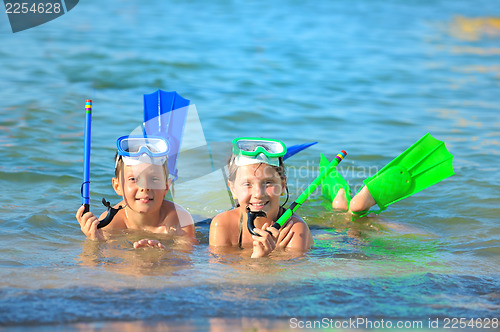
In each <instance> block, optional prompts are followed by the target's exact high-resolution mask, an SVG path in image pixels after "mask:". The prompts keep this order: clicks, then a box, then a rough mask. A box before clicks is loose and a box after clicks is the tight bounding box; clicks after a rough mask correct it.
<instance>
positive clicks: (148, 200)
mask: <svg viewBox="0 0 500 332" xmlns="http://www.w3.org/2000/svg"><path fill="white" fill-rule="evenodd" d="M137 200H138V201H139V202H141V203H149V202H151V201H152V200H153V198H149V197H146V198H137Z"/></svg>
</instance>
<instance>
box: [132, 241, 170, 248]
mask: <svg viewBox="0 0 500 332" xmlns="http://www.w3.org/2000/svg"><path fill="white" fill-rule="evenodd" d="M138 248H160V249H165V246H164V245H163V244H161V242H160V241H157V240H149V239H142V240H139V241H137V242H134V249H138Z"/></svg>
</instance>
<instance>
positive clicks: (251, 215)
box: [247, 206, 271, 236]
mask: <svg viewBox="0 0 500 332" xmlns="http://www.w3.org/2000/svg"><path fill="white" fill-rule="evenodd" d="M247 216H248V218H247V219H248V220H247V228H248V231H249V232H250V234H252V235H256V236H260V234H259V233H257V232H255V231H254V228H255V219H256V218H258V217H264V218H265V217H267V214H266V213H265V212H264V211H252V210H250V208H249V207H248V206H247ZM266 232H268V233H269V234H271V232H269V231H266Z"/></svg>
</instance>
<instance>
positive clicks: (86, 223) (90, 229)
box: [76, 205, 104, 240]
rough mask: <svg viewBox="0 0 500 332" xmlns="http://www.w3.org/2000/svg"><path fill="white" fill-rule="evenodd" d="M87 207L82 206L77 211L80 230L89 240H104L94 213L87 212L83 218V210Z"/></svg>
mask: <svg viewBox="0 0 500 332" xmlns="http://www.w3.org/2000/svg"><path fill="white" fill-rule="evenodd" d="M84 209H85V207H84V206H83V205H82V206H80V208H79V209H78V211H76V220H78V223H79V224H80V229H81V230H82V232H83V234H85V235H86V236H87V238H89V239H91V240H104V234H103V233H102V230H100V229H97V225H99V220H98V219H97V217H96V216H94V214H93V213H92V212H87V213H85V214H84V215H83V216H82V213H83V210H84Z"/></svg>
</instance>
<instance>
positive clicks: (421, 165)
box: [364, 133, 455, 210]
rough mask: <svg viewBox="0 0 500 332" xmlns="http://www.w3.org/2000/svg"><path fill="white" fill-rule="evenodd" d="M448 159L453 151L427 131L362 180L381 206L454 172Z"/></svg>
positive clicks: (407, 195) (450, 158) (383, 208)
mask: <svg viewBox="0 0 500 332" xmlns="http://www.w3.org/2000/svg"><path fill="white" fill-rule="evenodd" d="M452 162H453V155H452V154H451V153H450V152H449V151H448V150H447V149H446V146H445V144H444V142H442V141H439V140H437V139H435V138H434V137H432V136H431V134H429V133H427V134H426V135H425V136H424V137H422V138H421V139H419V140H418V141H417V142H416V143H415V144H413V145H412V146H410V147H409V148H408V149H406V150H405V151H404V152H403V153H401V154H400V155H399V156H398V157H396V158H395V159H394V160H393V161H391V162H390V163H388V164H387V165H386V166H385V167H384V168H382V169H381V170H380V171H379V172H378V173H377V174H375V175H374V176H372V177H370V178H368V179H366V180H365V181H364V184H365V185H366V186H367V188H368V190H369V191H370V193H371V195H372V196H373V198H374V199H375V202H377V205H378V206H379V207H380V208H381V209H382V210H385V209H386V208H387V206H389V205H391V204H393V203H395V202H397V201H400V200H402V199H404V198H406V197H409V196H411V195H413V194H415V193H417V192H419V191H422V190H424V189H426V188H428V187H430V186H432V185H434V184H436V183H438V182H440V181H442V180H444V179H446V178H447V177H450V176H452V175H453V174H455V173H454V171H453V163H452Z"/></svg>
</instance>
